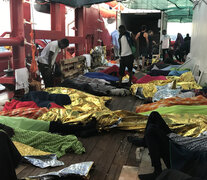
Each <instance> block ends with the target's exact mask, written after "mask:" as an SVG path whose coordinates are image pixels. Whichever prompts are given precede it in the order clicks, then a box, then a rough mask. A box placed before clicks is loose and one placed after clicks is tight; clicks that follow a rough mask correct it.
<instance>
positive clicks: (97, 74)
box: [84, 72, 119, 81]
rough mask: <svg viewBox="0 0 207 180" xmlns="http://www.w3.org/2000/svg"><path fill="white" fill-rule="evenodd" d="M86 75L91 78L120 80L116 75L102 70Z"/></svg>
mask: <svg viewBox="0 0 207 180" xmlns="http://www.w3.org/2000/svg"><path fill="white" fill-rule="evenodd" d="M84 76H86V77H89V78H97V79H105V80H106V81H118V80H119V78H118V77H115V76H111V75H108V74H105V73H101V72H89V73H86V74H84Z"/></svg>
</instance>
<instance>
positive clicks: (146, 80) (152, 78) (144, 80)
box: [136, 75, 167, 84]
mask: <svg viewBox="0 0 207 180" xmlns="http://www.w3.org/2000/svg"><path fill="white" fill-rule="evenodd" d="M156 80H167V79H166V77H165V76H150V75H146V76H144V77H142V78H140V79H139V80H137V81H136V83H138V84H144V83H149V82H150V81H156Z"/></svg>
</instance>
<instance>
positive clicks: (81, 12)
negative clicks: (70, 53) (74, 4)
mask: <svg viewBox="0 0 207 180" xmlns="http://www.w3.org/2000/svg"><path fill="white" fill-rule="evenodd" d="M84 23H85V8H76V9H75V27H76V29H77V31H75V36H76V37H78V36H79V37H84ZM84 47H85V46H84V41H82V43H78V44H76V56H78V55H81V54H83V53H85V48H84Z"/></svg>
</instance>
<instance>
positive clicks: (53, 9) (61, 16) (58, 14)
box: [50, 3, 65, 39]
mask: <svg viewBox="0 0 207 180" xmlns="http://www.w3.org/2000/svg"><path fill="white" fill-rule="evenodd" d="M50 14H51V31H59V32H61V36H62V38H63V37H65V5H63V4H56V3H51V6H50ZM54 39H56V38H55V37H54Z"/></svg>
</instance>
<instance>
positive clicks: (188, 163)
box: [128, 111, 207, 180]
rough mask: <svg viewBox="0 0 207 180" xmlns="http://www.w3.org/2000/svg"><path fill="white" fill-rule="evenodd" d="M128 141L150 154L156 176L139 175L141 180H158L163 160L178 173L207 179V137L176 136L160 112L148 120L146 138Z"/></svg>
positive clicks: (131, 138) (135, 138)
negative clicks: (145, 149) (144, 148)
mask: <svg viewBox="0 0 207 180" xmlns="http://www.w3.org/2000/svg"><path fill="white" fill-rule="evenodd" d="M128 141H129V142H131V143H133V144H134V145H136V146H143V147H147V148H148V150H149V155H150V159H151V163H152V166H153V167H154V172H153V173H151V174H143V175H139V178H140V180H155V179H156V178H157V177H158V176H159V175H160V174H161V172H162V166H161V161H160V159H161V158H162V159H163V161H164V163H165V165H166V167H167V168H172V169H177V170H179V171H182V172H184V173H186V174H188V175H190V176H192V177H196V178H198V179H199V178H201V179H202V180H204V179H206V177H207V151H206V150H207V143H206V142H207V136H201V137H197V138H194V137H182V136H179V135H177V134H175V133H173V131H172V130H171V129H170V128H169V127H168V126H167V124H166V123H165V121H164V119H163V118H162V116H161V115H160V114H159V113H158V112H156V111H153V112H152V113H151V114H150V115H149V117H148V121H147V124H146V128H145V133H144V138H138V137H132V136H129V137H128ZM183 180H184V179H183Z"/></svg>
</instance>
